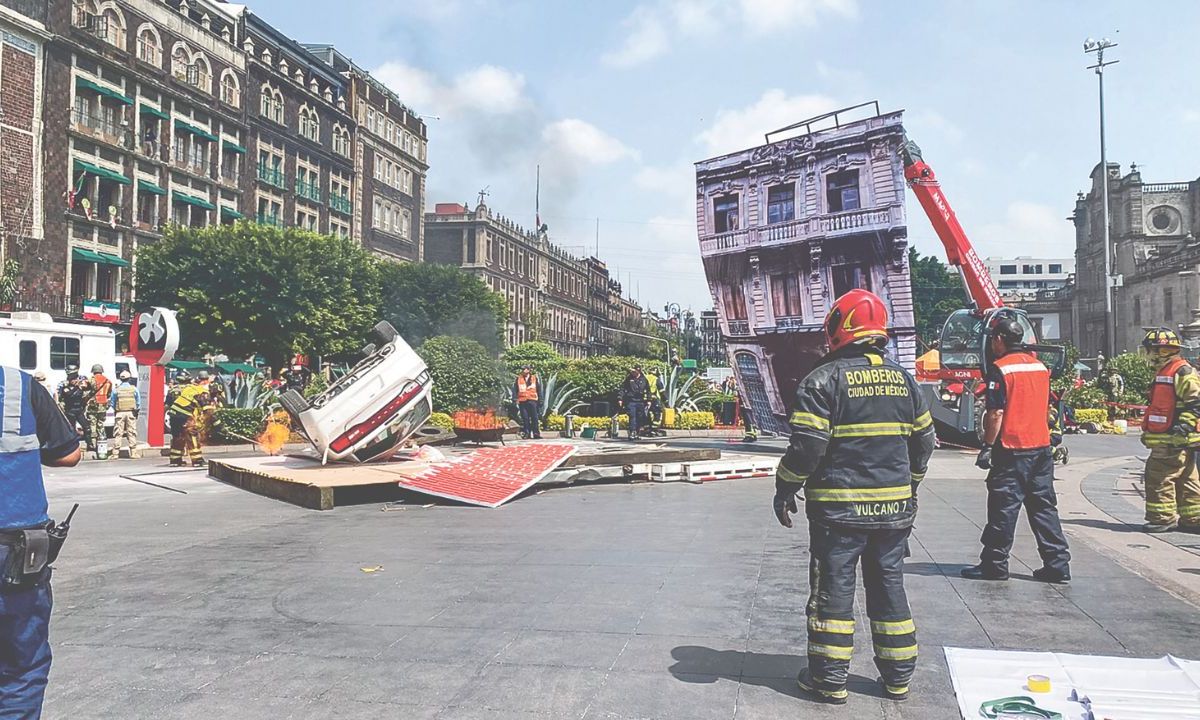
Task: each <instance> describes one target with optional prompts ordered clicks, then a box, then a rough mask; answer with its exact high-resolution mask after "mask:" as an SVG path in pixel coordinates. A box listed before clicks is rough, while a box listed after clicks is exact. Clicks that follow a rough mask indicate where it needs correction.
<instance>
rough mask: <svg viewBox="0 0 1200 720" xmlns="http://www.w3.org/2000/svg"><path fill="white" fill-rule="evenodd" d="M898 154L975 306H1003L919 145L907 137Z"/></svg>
mask: <svg viewBox="0 0 1200 720" xmlns="http://www.w3.org/2000/svg"><path fill="white" fill-rule="evenodd" d="M900 157H901V158H902V159H903V160H904V179H905V180H907V181H908V185H909V187H911V188H912V190H913V193H914V194H916V196H917V200H918V201H919V202H920V203H921V207H922V208H923V209H924V210H925V214H926V215H928V216H929V222H930V223H932V224H933V229H934V231H935V232H937V236H938V239H939V240H941V241H942V245H943V246H945V248H946V259H947V260H949V262H950V264H951V265H953V266H955V267H956V268H958V272H959V275H961V276H962V281H963V285H964V286H966V289H967V295H968V296H969V297H970V298H971V302H972V303H974V305H975V309H976V310H981V311H987V310H994V309H996V308H1001V307H1004V301H1003V300H1002V299H1000V291H999V290H997V289H996V285H995V283H993V282H992V276H991V273H989V272H988V270H987V266H986V265H984V264H983V261H982V260H980V259H979V255H978V254H977V253H976V252H975V248H974V246H972V245H971V241H970V240H969V239H967V233H966V232H965V231H964V230H963V228H962V225H960V224H959V223H958V218H957V217H956V216H955V215H954V210H952V209H951V208H950V201H949V200H947V199H946V194H945V193H944V192H942V186H941V184H940V183H938V181H937V176H936V175H934V173H933V168H931V167H929V165H927V164H926V163H925V161H924V160H923V159H922V158H921V148H920V147H919V146H918V145H917V144H916V143H915V142H913V141H912V140H908V141H906V142H905V143H904V145H903V146H902V147H901V149H900Z"/></svg>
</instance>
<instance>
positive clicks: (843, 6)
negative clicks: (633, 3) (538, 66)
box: [601, 0, 858, 68]
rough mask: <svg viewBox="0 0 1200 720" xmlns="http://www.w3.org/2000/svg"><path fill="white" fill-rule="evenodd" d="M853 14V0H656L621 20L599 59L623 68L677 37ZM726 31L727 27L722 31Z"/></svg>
mask: <svg viewBox="0 0 1200 720" xmlns="http://www.w3.org/2000/svg"><path fill="white" fill-rule="evenodd" d="M827 15H830V16H840V17H842V18H845V19H855V18H857V17H858V2H857V0H737V2H718V1H717V0H657V1H655V2H647V3H644V4H642V5H638V6H637V7H635V8H634V9H633V12H631V13H630V14H629V16H628V17H626V18H625V20H624V21H623V22H622V23H621V25H622V27H623V28H624V29H625V36H624V39H623V41H622V43H621V45H620V47H619V48H617V49H616V50H612V51H610V52H608V53H605V54H604V55H603V56H602V57H601V60H602V61H603V62H604V63H605V64H606V65H611V66H613V67H621V68H629V67H634V66H635V65H640V64H642V63H644V62H647V61H649V60H653V59H654V58H656V57H659V56H661V55H664V54H665V53H667V52H668V51H669V50H670V48H671V45H672V44H674V43H675V42H676V41H678V40H680V39H691V40H695V39H697V38H704V37H709V38H711V37H716V36H717V35H718V31H721V30H726V31H730V30H739V29H740V30H743V31H745V32H747V33H749V34H751V35H768V34H773V33H779V32H786V31H788V30H793V29H795V28H796V27H807V28H811V27H815V26H816V25H817V24H818V23H819V22H820V21H821V20H822V19H823V18H824V17H825V16H827ZM725 36H726V37H727V36H728V33H725Z"/></svg>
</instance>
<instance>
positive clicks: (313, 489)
mask: <svg viewBox="0 0 1200 720" xmlns="http://www.w3.org/2000/svg"><path fill="white" fill-rule="evenodd" d="M566 442H571V441H566ZM574 444H576V445H578V447H579V450H578V451H577V452H576V453H575V454H574V455H572V456H571V457H570V458H568V459H567V461H566V462H565V463H563V465H561V466H560V467H562V468H582V467H588V466H613V465H619V466H623V465H635V464H645V463H676V462H695V461H699V460H716V459H719V458H720V457H721V451H720V450H718V449H716V448H695V449H692V448H664V447H654V446H631V445H629V444H626V443H606V442H592V441H574ZM509 446H510V447H511V446H512V443H510V444H509ZM474 449H475V448H472V447H442V448H440V450H441V451H442V452H443V453H445V454H446V456H447V457H448V458H453V457H456V456H461V455H465V454H467V453H470V452H471V451H472V450H474ZM429 467H430V465H429V464H428V463H423V462H386V463H370V464H367V465H349V464H337V463H331V464H329V465H325V466H322V465H321V464H320V462H319V461H317V460H316V459H312V458H308V457H304V456H301V455H285V456H265V455H264V456H262V457H252V458H237V459H230V460H216V459H213V460H210V461H209V463H208V472H209V475H211V476H212V477H214V478H216V479H217V480H220V481H222V482H226V483H229V484H230V485H234V486H236V487H239V488H241V489H243V490H248V491H250V492H252V493H255V494H257V495H264V496H266V497H269V498H274V499H276V500H283V501H284V502H289V503H292V504H293V505H299V506H300V507H306V508H310V509H312V510H330V509H332V508H334V507H337V506H340V505H353V504H358V503H363V502H381V501H387V500H396V499H399V498H402V497H405V496H410V497H411V496H412V494H411V493H410V492H409V491H405V490H402V489H401V488H400V485H399V484H400V481H401V480H402V479H408V478H411V477H413V476H414V475H416V474H417V473H419V472H421V471H423V470H426V469H428V468H429ZM430 499H431V501H432V500H433V499H434V498H430Z"/></svg>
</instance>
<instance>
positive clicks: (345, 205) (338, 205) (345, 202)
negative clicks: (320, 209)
mask: <svg viewBox="0 0 1200 720" xmlns="http://www.w3.org/2000/svg"><path fill="white" fill-rule="evenodd" d="M329 207H330V208H332V209H334V210H336V211H337V212H340V213H346V214H347V215H349V214H350V213H351V212H353V210H354V204H353V203H351V202H350V198H348V197H345V196H343V195H334V194H333V193H330V194H329Z"/></svg>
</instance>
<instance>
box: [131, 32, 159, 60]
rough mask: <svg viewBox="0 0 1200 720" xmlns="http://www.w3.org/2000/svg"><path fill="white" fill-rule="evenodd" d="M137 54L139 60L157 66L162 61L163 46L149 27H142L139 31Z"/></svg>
mask: <svg viewBox="0 0 1200 720" xmlns="http://www.w3.org/2000/svg"><path fill="white" fill-rule="evenodd" d="M137 56H138V60H141V61H142V62H145V63H149V64H151V65H154V66H155V67H158V65H159V64H160V63H161V62H162V48H161V47H159V44H158V37H157V36H155V34H154V31H153V30H151V29H150V28H148V27H147V28H142V31H141V32H140V33H138V42H137Z"/></svg>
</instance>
